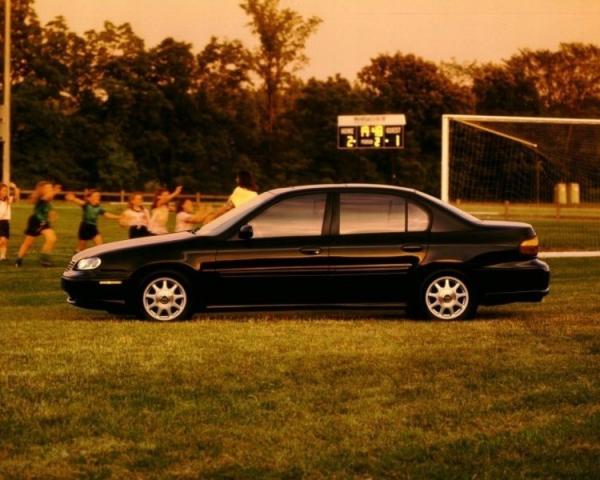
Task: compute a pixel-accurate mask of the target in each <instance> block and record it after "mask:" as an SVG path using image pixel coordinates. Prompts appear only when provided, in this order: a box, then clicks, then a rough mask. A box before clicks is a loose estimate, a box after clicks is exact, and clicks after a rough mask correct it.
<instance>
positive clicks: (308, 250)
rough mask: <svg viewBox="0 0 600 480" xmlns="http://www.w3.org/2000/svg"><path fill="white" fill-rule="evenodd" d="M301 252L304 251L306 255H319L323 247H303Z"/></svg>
mask: <svg viewBox="0 0 600 480" xmlns="http://www.w3.org/2000/svg"><path fill="white" fill-rule="evenodd" d="M300 253H303V254H304V255H319V254H320V253H321V249H320V248H319V247H303V248H301V249H300Z"/></svg>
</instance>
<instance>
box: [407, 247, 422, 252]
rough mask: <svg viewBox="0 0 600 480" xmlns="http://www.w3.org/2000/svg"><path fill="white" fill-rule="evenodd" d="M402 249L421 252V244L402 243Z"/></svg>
mask: <svg viewBox="0 0 600 480" xmlns="http://www.w3.org/2000/svg"><path fill="white" fill-rule="evenodd" d="M402 250H404V251H405V252H422V251H423V246H422V245H404V246H403V247H402Z"/></svg>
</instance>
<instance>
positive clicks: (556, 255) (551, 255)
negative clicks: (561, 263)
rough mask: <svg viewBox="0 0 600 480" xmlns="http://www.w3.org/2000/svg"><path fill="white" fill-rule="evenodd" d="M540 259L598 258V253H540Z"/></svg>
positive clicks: (599, 254) (599, 255) (599, 252)
mask: <svg viewBox="0 0 600 480" xmlns="http://www.w3.org/2000/svg"><path fill="white" fill-rule="evenodd" d="M539 256H540V257H541V258H578V257H600V251H597V250H596V251H591V252H581V251H580V252H540V254H539Z"/></svg>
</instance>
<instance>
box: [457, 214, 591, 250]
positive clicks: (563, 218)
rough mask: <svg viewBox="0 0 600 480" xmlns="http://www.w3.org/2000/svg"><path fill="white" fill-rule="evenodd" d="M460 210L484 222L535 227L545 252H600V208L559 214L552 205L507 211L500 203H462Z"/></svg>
mask: <svg viewBox="0 0 600 480" xmlns="http://www.w3.org/2000/svg"><path fill="white" fill-rule="evenodd" d="M458 206H459V207H460V208H462V209H464V210H466V211H467V212H471V213H473V214H474V215H475V216H476V217H478V218H481V219H484V220H509V221H520V222H527V223H529V224H531V225H533V227H534V228H535V231H536V233H537V235H538V236H539V238H540V246H541V249H542V250H543V251H563V250H595V251H598V250H600V207H598V206H594V205H578V206H562V207H561V208H560V211H559V212H557V209H556V206H555V205H552V204H539V205H538V204H533V203H532V204H511V205H509V207H508V210H506V209H505V206H504V205H503V204H501V203H461V204H460V205H458ZM507 212H508V215H507V214H506V213H507ZM558 213H559V214H560V216H559V217H558V218H557V214H558Z"/></svg>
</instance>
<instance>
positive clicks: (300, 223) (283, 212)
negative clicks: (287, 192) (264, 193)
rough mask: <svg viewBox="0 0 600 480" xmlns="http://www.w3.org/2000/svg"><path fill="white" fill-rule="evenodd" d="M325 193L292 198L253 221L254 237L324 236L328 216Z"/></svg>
mask: <svg viewBox="0 0 600 480" xmlns="http://www.w3.org/2000/svg"><path fill="white" fill-rule="evenodd" d="M325 202H326V195H325V194H324V193H319V194H313V195H302V196H297V197H292V198H288V199H286V200H282V201H281V202H278V203H276V204H275V205H273V206H272V207H269V208H267V210H265V211H264V212H262V213H260V214H259V215H258V216H256V217H255V218H253V219H252V220H251V221H250V225H252V228H253V230H254V238H268V237H302V236H309V235H321V229H322V227H323V217H324V215H325Z"/></svg>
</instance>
